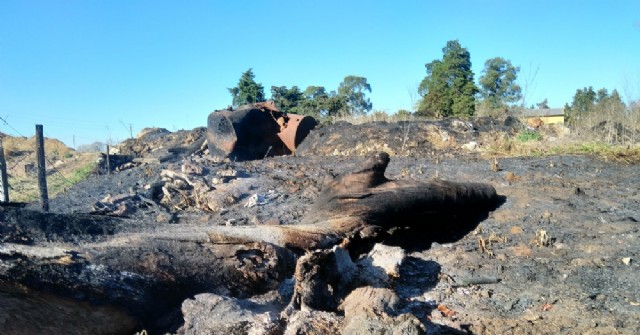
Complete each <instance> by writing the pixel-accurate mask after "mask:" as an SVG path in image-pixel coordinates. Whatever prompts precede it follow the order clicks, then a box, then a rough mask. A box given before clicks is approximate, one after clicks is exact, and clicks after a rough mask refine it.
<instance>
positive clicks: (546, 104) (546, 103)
mask: <svg viewBox="0 0 640 335" xmlns="http://www.w3.org/2000/svg"><path fill="white" fill-rule="evenodd" d="M536 106H537V107H538V109H549V101H548V100H547V98H544V100H542V101H540V102H538V103H537V104H536Z"/></svg>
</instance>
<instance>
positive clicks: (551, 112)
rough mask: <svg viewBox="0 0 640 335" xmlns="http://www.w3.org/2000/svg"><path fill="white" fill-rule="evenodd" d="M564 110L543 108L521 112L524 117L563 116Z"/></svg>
mask: <svg viewBox="0 0 640 335" xmlns="http://www.w3.org/2000/svg"><path fill="white" fill-rule="evenodd" d="M563 115H564V108H544V109H525V110H523V111H522V116H524V117H537V116H538V117H539V116H563Z"/></svg>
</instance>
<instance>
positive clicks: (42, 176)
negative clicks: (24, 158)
mask: <svg viewBox="0 0 640 335" xmlns="http://www.w3.org/2000/svg"><path fill="white" fill-rule="evenodd" d="M36 155H37V156H38V188H40V200H41V201H42V210H43V211H45V212H48V211H49V193H48V192H47V168H46V165H45V157H44V135H43V132H42V125H41V124H37V125H36Z"/></svg>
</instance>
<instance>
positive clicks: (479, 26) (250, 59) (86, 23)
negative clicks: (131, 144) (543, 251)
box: [0, 0, 640, 146]
mask: <svg viewBox="0 0 640 335" xmlns="http://www.w3.org/2000/svg"><path fill="white" fill-rule="evenodd" d="M454 39H457V40H459V41H460V43H461V44H462V46H463V47H466V48H467V49H468V50H469V52H470V53H471V60H472V62H473V70H474V73H475V79H476V81H477V79H478V78H479V77H480V75H481V74H482V68H483V65H484V62H485V61H486V60H487V59H489V58H493V57H497V56H500V57H503V58H506V59H509V60H510V61H511V62H512V63H513V64H514V65H516V66H520V67H521V71H520V74H519V81H520V84H521V85H526V86H527V89H526V91H525V94H526V95H525V97H526V103H527V105H530V104H533V103H536V102H539V101H541V100H543V99H544V98H547V99H548V100H549V103H550V105H551V107H562V106H563V105H564V104H565V103H567V102H570V101H571V99H572V97H573V94H574V93H575V91H576V89H578V88H582V87H585V86H593V87H594V88H596V89H598V88H602V87H604V88H607V89H608V90H609V91H611V90H613V89H618V91H620V93H621V94H622V95H623V97H624V98H625V99H636V100H637V99H640V1H638V0H629V1H581V2H575V1H544V0H543V1H507V0H504V1H496V0H482V1H480V0H478V1H472V0H468V1H424V0H423V1H380V2H373V1H367V2H365V1H313V2H311V1H258V0H254V1H213V0H210V1H160V0H152V1H133V0H126V1H120V0H110V1H94V0H64V1H63V0H60V1H45V0H41V1H29V0H19V1H18V0H1V1H0V117H2V118H4V119H6V121H7V124H5V123H2V121H0V131H1V132H4V133H8V134H10V135H24V136H32V134H33V133H34V129H35V126H34V125H35V124H36V123H39V124H43V125H44V130H45V136H48V137H56V138H59V139H61V140H63V141H64V142H65V143H67V144H68V145H70V146H71V145H72V144H73V138H74V137H75V140H76V144H82V143H90V142H93V141H110V142H117V141H120V140H123V139H126V138H127V137H128V136H129V127H130V126H131V128H132V129H133V133H134V135H135V133H137V132H138V131H139V130H141V129H142V128H144V127H164V128H167V129H169V130H178V129H191V128H194V127H198V126H205V125H206V118H207V115H208V114H209V113H210V112H211V111H213V110H215V109H219V108H224V107H226V106H227V105H229V104H230V103H231V96H230V95H229V93H228V91H227V88H228V87H233V86H235V85H236V84H237V81H238V79H239V78H240V75H241V74H242V72H244V71H246V70H247V69H249V68H253V70H254V73H255V75H256V80H257V81H258V82H260V83H262V85H263V86H264V87H265V91H266V92H267V93H268V92H269V89H270V87H271V86H272V85H276V86H281V85H285V86H293V85H297V86H299V87H301V88H303V89H304V88H305V87H307V86H308V85H321V86H325V87H326V88H327V89H329V90H332V89H336V88H337V86H338V84H339V83H340V82H341V81H342V79H343V78H344V77H345V76H347V75H359V76H364V77H366V78H367V79H368V81H369V83H370V84H371V87H372V90H373V92H372V93H371V94H370V95H369V97H370V99H371V101H372V103H373V108H374V109H376V110H385V111H387V112H389V113H394V112H396V111H397V110H398V109H411V106H412V104H413V103H415V102H416V101H417V100H418V99H419V96H418V95H417V86H418V84H419V83H420V81H421V80H422V79H423V78H424V76H425V74H426V72H425V67H424V65H425V64H426V63H428V62H431V61H432V60H434V59H440V58H441V57H442V48H443V47H444V46H445V44H446V42H447V41H449V40H454Z"/></svg>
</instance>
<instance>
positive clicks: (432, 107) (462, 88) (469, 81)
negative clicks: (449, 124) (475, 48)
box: [416, 40, 478, 117]
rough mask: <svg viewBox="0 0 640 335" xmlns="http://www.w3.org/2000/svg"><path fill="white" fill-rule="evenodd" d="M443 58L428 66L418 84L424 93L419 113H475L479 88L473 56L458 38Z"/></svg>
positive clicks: (447, 49) (419, 89) (458, 114)
mask: <svg viewBox="0 0 640 335" xmlns="http://www.w3.org/2000/svg"><path fill="white" fill-rule="evenodd" d="M442 53H443V56H442V60H434V61H432V62H431V63H428V64H426V65H425V67H426V69H427V76H426V77H425V78H424V79H423V80H422V82H421V83H420V86H419V87H418V93H420V95H421V96H422V99H421V101H420V102H419V103H418V108H417V111H416V114H418V115H421V116H437V117H444V116H451V115H455V116H471V115H473V114H474V112H475V95H476V93H477V92H478V88H477V87H476V85H475V83H474V82H473V71H472V70H471V55H470V54H469V51H468V50H467V49H465V48H463V47H462V46H461V45H460V42H458V41H457V40H455V41H449V42H447V45H446V46H445V47H444V48H443V49H442Z"/></svg>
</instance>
